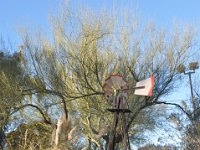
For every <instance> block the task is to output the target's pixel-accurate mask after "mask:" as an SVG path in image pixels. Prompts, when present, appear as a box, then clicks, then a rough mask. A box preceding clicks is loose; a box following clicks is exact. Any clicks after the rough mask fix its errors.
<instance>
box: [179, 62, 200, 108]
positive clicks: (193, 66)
mask: <svg viewBox="0 0 200 150" xmlns="http://www.w3.org/2000/svg"><path fill="white" fill-rule="evenodd" d="M196 69H199V63H198V62H191V63H189V70H186V67H185V65H184V64H180V65H179V66H178V72H179V73H184V75H188V76H189V82H190V91H191V98H192V105H193V109H194V111H195V110H196V104H195V98H194V94H193V86H192V79H191V74H193V73H195V70H196Z"/></svg>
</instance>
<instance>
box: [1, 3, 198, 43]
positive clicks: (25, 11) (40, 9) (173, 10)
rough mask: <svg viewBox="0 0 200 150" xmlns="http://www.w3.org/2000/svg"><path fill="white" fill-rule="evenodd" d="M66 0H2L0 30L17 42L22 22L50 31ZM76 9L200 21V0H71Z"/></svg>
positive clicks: (163, 22)
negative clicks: (127, 12)
mask: <svg viewBox="0 0 200 150" xmlns="http://www.w3.org/2000/svg"><path fill="white" fill-rule="evenodd" d="M63 1H64V0H1V2H0V34H1V35H2V36H3V37H5V38H10V39H12V40H13V42H16V43H17V44H18V43H19V42H20V40H19V39H20V36H19V33H18V29H19V27H21V26H28V27H30V26H32V27H35V26H36V27H38V26H39V27H41V28H42V29H43V30H44V31H45V32H47V33H48V32H49V31H50V28H49V23H48V22H49V21H48V19H49V16H50V14H54V13H58V9H59V8H60V6H61V5H62V3H63ZM70 4H71V6H72V9H74V10H76V9H78V8H79V7H80V6H81V5H82V6H83V7H86V8H88V9H92V10H94V11H101V9H102V8H104V9H108V10H113V11H116V10H117V11H119V12H123V11H124V10H126V11H129V12H130V13H137V15H139V16H141V19H142V20H152V21H154V22H155V23H156V24H157V25H158V26H161V27H170V26H171V25H172V24H173V22H174V20H176V21H177V22H179V23H180V24H185V23H193V24H199V22H200V11H198V9H199V8H198V7H199V6H200V1H199V0H71V1H70Z"/></svg>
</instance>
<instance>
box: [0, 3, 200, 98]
mask: <svg viewBox="0 0 200 150" xmlns="http://www.w3.org/2000/svg"><path fill="white" fill-rule="evenodd" d="M63 2H64V0H1V1H0V35H2V36H3V37H4V38H6V39H7V38H9V39H11V40H12V41H13V42H14V43H15V45H20V34H19V28H20V27H23V26H26V27H40V28H41V29H42V30H43V31H44V32H46V33H47V34H48V33H49V32H50V25H49V16H50V15H52V14H57V13H58V12H59V8H60V7H61V5H62V4H63ZM70 4H71V9H72V10H73V11H76V9H79V8H80V7H81V6H83V8H87V9H91V10H93V11H101V10H102V9H107V10H109V11H111V12H112V11H118V12H123V11H128V12H129V13H136V15H138V16H139V17H140V19H141V20H144V21H146V20H152V21H153V22H154V23H155V24H157V25H158V26H159V27H164V28H170V27H171V26H172V24H173V22H174V21H177V22H178V23H179V24H180V25H183V24H188V23H189V24H194V25H196V26H197V28H199V25H200V10H199V6H200V0H71V1H70ZM185 78H186V79H187V77H185ZM185 90H186V91H189V87H186V88H185V87H182V89H180V92H182V91H185ZM189 97H190V93H189V92H186V94H185V96H184V95H183V98H189ZM173 98H174V99H180V95H177V94H176V93H175V94H173Z"/></svg>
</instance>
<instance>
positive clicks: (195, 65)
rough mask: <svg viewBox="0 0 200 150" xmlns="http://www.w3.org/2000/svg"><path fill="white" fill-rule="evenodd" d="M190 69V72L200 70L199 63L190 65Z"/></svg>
mask: <svg viewBox="0 0 200 150" xmlns="http://www.w3.org/2000/svg"><path fill="white" fill-rule="evenodd" d="M189 69H190V70H196V69H199V63H198V62H191V63H190V64H189Z"/></svg>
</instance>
